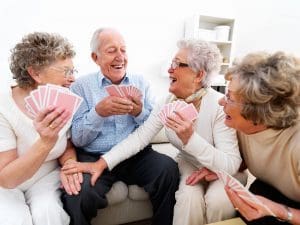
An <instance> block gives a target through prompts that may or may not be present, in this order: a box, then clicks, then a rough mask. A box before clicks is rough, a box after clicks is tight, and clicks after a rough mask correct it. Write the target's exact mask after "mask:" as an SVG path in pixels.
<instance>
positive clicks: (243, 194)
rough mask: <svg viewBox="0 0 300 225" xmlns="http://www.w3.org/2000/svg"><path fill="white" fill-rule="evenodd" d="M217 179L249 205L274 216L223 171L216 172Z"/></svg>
mask: <svg viewBox="0 0 300 225" xmlns="http://www.w3.org/2000/svg"><path fill="white" fill-rule="evenodd" d="M216 174H217V176H218V178H219V179H220V180H221V181H222V182H223V184H224V185H228V186H229V187H230V188H231V189H232V190H234V191H235V192H236V193H237V194H238V195H239V196H240V197H241V198H242V199H244V201H246V202H248V203H249V204H250V205H257V206H259V207H262V208H264V209H265V210H266V211H268V212H269V213H270V215H272V216H275V214H274V213H273V212H272V211H271V209H269V208H268V207H267V206H266V205H264V204H263V203H262V202H261V201H260V200H259V199H258V198H256V197H255V195H254V194H252V193H251V192H250V191H248V189H247V188H246V187H244V186H243V185H242V184H241V183H240V182H239V181H238V180H237V179H235V178H234V177H232V176H230V175H229V174H228V173H226V172H225V171H217V172H216Z"/></svg>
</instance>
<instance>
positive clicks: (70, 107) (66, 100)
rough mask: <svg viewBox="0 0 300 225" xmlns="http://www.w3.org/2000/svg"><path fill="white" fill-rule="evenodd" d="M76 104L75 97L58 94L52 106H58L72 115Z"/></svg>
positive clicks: (62, 93)
mask: <svg viewBox="0 0 300 225" xmlns="http://www.w3.org/2000/svg"><path fill="white" fill-rule="evenodd" d="M76 102H77V96H75V95H72V94H69V93H64V92H58V93H57V96H56V99H55V101H54V102H53V104H54V105H56V106H60V107H62V108H64V109H66V110H67V111H68V112H70V113H72V114H73V113H74V112H75V108H76Z"/></svg>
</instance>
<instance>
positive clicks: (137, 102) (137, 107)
mask: <svg viewBox="0 0 300 225" xmlns="http://www.w3.org/2000/svg"><path fill="white" fill-rule="evenodd" d="M128 99H129V100H131V102H132V106H133V109H132V110H131V112H130V113H129V114H130V115H132V116H134V117H137V116H138V115H140V113H141V112H142V109H143V103H142V102H141V97H132V96H128Z"/></svg>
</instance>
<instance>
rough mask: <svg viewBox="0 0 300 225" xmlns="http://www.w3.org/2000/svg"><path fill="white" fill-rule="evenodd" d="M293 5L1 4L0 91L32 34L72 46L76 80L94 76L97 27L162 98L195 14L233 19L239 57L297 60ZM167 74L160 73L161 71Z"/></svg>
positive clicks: (172, 0) (178, 1) (55, 0)
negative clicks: (116, 38)
mask: <svg viewBox="0 0 300 225" xmlns="http://www.w3.org/2000/svg"><path fill="white" fill-rule="evenodd" d="M299 6H300V1H298V0H285V1H282V0H264V1H262V0H248V1H240V0H226V1H224V0H185V1H182V0H152V1H148V0H147V1H146V0H127V1H124V0H115V1H108V0H107V1H103V0H102V1H101V0H89V1H77V2H76V1H71V0H65V1H63V0H43V1H42V0H27V1H17V0H6V1H5V2H4V1H3V0H2V1H1V3H0V25H1V35H0V74H1V76H0V89H3V88H4V87H7V86H8V82H9V81H10V77H11V74H10V71H9V66H8V58H9V55H10V52H9V50H10V49H11V48H12V47H13V46H14V45H15V44H16V42H17V41H18V40H20V39H21V37H22V36H23V35H24V34H26V33H29V32H33V31H47V32H58V33H60V34H62V35H63V36H65V37H67V38H68V39H69V40H70V41H71V42H72V43H73V44H74V46H75V49H76V51H77V56H76V58H75V65H76V67H77V68H78V69H79V72H80V74H85V73H87V72H90V71H94V70H95V69H97V68H96V66H95V65H94V64H93V62H92V61H91V59H90V56H89V54H90V51H89V40H90V38H91V35H92V33H93V31H94V30H95V29H96V28H98V27H102V26H106V27H107V26H112V27H115V28H117V29H119V30H120V31H121V32H122V33H123V34H124V36H125V39H126V41H127V45H128V53H129V68H128V69H129V70H130V71H136V72H140V73H142V74H143V75H145V76H146V77H147V78H148V79H149V81H150V82H151V83H152V84H153V88H154V89H155V90H156V91H157V93H162V92H167V87H168V78H167V77H163V76H161V75H160V74H161V73H162V72H161V71H162V68H163V65H166V60H167V59H170V58H171V57H172V55H173V54H174V53H175V51H176V41H177V40H179V39H180V38H182V37H183V25H184V19H185V18H186V17H188V16H191V15H193V14H195V13H202V14H207V15H213V16H221V17H222V16H223V17H234V18H235V19H236V27H235V34H236V36H235V39H236V40H235V41H236V42H235V43H236V44H235V51H234V55H236V56H242V55H244V54H246V53H247V52H250V51H257V50H268V51H276V50H285V51H288V52H291V53H294V54H298V55H300V48H299V47H298V46H299V45H298V40H300V32H299V27H300V15H299V13H298V12H297V10H299V8H300V7H299ZM165 70H166V68H165V69H164V71H165Z"/></svg>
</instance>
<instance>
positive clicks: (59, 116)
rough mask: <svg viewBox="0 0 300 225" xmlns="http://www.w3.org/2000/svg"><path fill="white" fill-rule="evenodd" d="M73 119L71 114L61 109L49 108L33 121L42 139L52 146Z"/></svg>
mask: <svg viewBox="0 0 300 225" xmlns="http://www.w3.org/2000/svg"><path fill="white" fill-rule="evenodd" d="M70 118H71V113H70V112H68V111H66V110H65V109H63V108H61V107H56V106H48V107H47V108H45V109H43V110H41V111H40V112H39V113H38V114H37V116H36V118H35V119H34V120H33V125H34V127H35V129H36V131H37V132H38V133H39V135H40V138H41V139H42V140H43V141H44V142H45V143H49V144H50V145H54V144H55V143H56V141H57V139H58V133H59V131H60V130H61V129H62V128H63V127H64V126H65V125H66V123H67V122H68V120H69V119H70Z"/></svg>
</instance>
